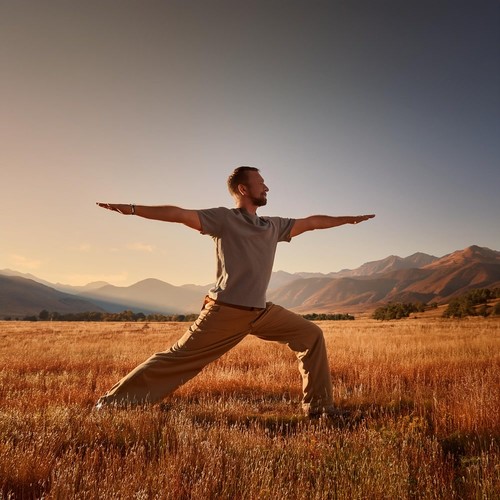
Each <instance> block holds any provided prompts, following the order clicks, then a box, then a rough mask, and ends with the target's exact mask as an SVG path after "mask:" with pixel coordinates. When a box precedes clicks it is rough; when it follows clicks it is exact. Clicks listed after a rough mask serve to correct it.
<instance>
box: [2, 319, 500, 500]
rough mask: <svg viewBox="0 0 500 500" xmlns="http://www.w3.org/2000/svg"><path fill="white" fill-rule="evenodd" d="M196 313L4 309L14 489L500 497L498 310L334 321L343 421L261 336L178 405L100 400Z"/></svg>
mask: <svg viewBox="0 0 500 500" xmlns="http://www.w3.org/2000/svg"><path fill="white" fill-rule="evenodd" d="M187 326H188V325H186V324H180V323H128V324H123V323H120V324H118V323H49V322H47V323H43V322H38V323H25V322H0V338H1V342H0V356H1V367H0V498H1V499H8V498H16V499H17V498H23V499H24V498H27V499H29V498H46V499H73V498H81V499H94V498H95V499H97V498H99V499H113V498H116V499H118V498H120V499H121V498H123V499H129V498H130V499H150V498H151V499H153V498H158V499H273V500H280V499H304V500H305V499H308V500H309V499H311V500H314V499H349V500H350V499H394V498H397V499H401V500H402V499H420V498H422V499H431V498H432V499H472V498H474V499H476V498H477V499H494V498H500V493H499V492H500V460H499V457H500V414H499V408H500V369H499V368H500V320H498V319H496V320H491V319H484V318H473V319H468V320H460V321H456V320H444V319H441V318H421V319H408V320H401V321H393V322H383V323H381V322H376V321H374V320H370V319H361V320H355V321H337V322H323V323H321V326H322V328H323V330H324V332H325V337H326V340H327V343H328V348H329V356H330V365H331V373H332V379H333V381H334V387H335V398H336V401H337V403H338V405H339V406H340V407H341V408H343V409H344V410H346V411H347V412H348V413H350V415H351V417H350V418H346V419H345V420H344V421H335V422H325V421H323V420H318V421H309V420H307V419H305V418H304V417H302V416H301V415H300V378H299V374H298V370H297V366H296V360H295V357H294V355H293V354H292V353H291V352H290V351H289V350H288V349H287V347H286V346H284V345H279V344H273V343H265V342H262V341H260V340H257V339H255V338H252V337H248V338H246V339H245V341H244V342H242V343H241V344H240V345H239V346H238V347H237V348H235V349H234V350H233V351H231V352H229V353H228V354H227V355H225V356H224V357H223V358H221V359H220V360H219V361H217V362H215V363H213V364H212V365H210V366H208V367H207V368H206V369H205V370H204V371H203V372H202V373H201V374H200V375H199V376H198V377H197V378H195V379H194V380H192V381H190V382H189V383H187V384H186V385H185V386H183V387H182V388H181V389H179V390H178V391H177V392H176V393H175V394H174V395H173V396H172V397H171V398H170V399H168V400H166V403H167V405H165V406H159V405H157V406H153V407H150V408H142V409H134V410H128V411H126V410H106V411H100V412H96V411H93V405H94V403H95V401H96V399H97V398H98V396H99V395H101V394H102V393H103V392H105V391H106V390H107V389H108V388H109V387H110V386H111V385H113V384H114V383H115V382H116V381H117V380H118V379H119V378H121V376H123V375H124V374H125V373H127V372H128V371H129V370H130V369H131V368H133V367H134V366H135V365H136V364H138V363H139V362H141V361H143V360H144V359H145V358H147V357H148V356H149V355H150V354H152V353H153V352H156V351H161V350H164V349H166V348H168V347H169V346H170V345H171V344H172V343H173V341H174V340H176V339H177V337H179V336H180V334H181V333H183V331H184V329H185V328H186V327H187Z"/></svg>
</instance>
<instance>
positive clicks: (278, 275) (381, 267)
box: [269, 252, 438, 291]
mask: <svg viewBox="0 0 500 500" xmlns="http://www.w3.org/2000/svg"><path fill="white" fill-rule="evenodd" d="M436 260H438V257H434V256H433V255H427V254H425V253H421V252H417V253H414V254H413V255H410V256H408V257H398V256H397V255H391V256H389V257H386V258H385V259H382V260H376V261H372V262H367V263H365V264H363V265H362V266H360V267H357V268H356V269H342V271H338V272H331V273H328V274H322V273H307V272H300V273H294V274H290V273H287V272H285V271H277V272H275V273H273V275H272V277H271V282H270V283H269V291H272V290H277V289H278V288H281V287H283V286H286V285H289V284H290V283H292V282H294V281H295V280H298V279H309V278H350V277H356V276H371V275H373V274H375V273H382V272H389V271H397V270H399V269H411V268H419V267H423V266H425V265H428V264H431V263H432V262H435V261H436Z"/></svg>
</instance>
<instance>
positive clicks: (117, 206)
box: [96, 202, 134, 215]
mask: <svg viewBox="0 0 500 500" xmlns="http://www.w3.org/2000/svg"><path fill="white" fill-rule="evenodd" d="M96 205H97V206H98V207H101V208H105V209H107V210H111V211H112V212H118V213H119V214H122V215H133V213H134V210H133V208H132V207H133V205H124V204H122V203H100V202H97V203H96Z"/></svg>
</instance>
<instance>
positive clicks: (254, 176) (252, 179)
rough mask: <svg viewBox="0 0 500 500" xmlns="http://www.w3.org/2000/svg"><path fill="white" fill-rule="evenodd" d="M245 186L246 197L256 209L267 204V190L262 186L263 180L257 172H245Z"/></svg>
mask: <svg viewBox="0 0 500 500" xmlns="http://www.w3.org/2000/svg"><path fill="white" fill-rule="evenodd" d="M245 186H246V188H247V195H248V196H249V198H250V200H251V201H252V203H253V204H254V205H255V206H256V207H263V206H264V205H265V204H266V203H267V192H268V191H269V188H268V187H267V186H266V185H265V184H264V179H263V178H262V176H261V175H260V173H259V172H255V171H250V172H247V181H246V183H245Z"/></svg>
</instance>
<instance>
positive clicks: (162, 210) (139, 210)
mask: <svg viewBox="0 0 500 500" xmlns="http://www.w3.org/2000/svg"><path fill="white" fill-rule="evenodd" d="M97 205H98V206H99V207H101V208H106V209H107V210H112V211H113V212H118V213H120V214H123V215H137V216H139V217H144V218H146V219H154V220H161V221H164V222H178V223H180V224H184V225H185V226H188V227H191V228H193V229H196V230H197V231H201V222H200V218H199V216H198V212H197V211H196V210H187V209H185V208H180V207H174V206H172V205H161V206H156V207H152V206H148V205H124V204H120V203H97Z"/></svg>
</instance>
